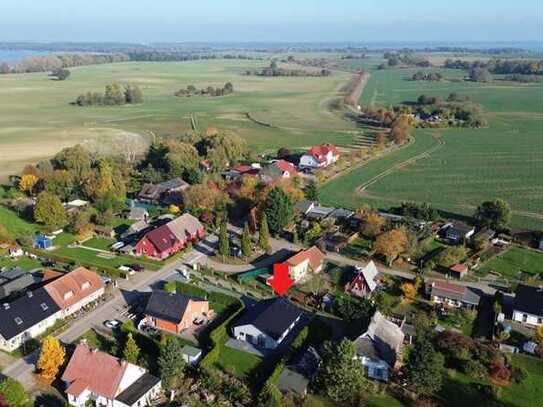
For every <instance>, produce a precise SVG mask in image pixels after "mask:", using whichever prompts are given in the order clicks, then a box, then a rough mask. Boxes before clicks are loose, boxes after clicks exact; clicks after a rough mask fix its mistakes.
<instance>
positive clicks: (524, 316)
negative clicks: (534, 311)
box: [522, 314, 528, 322]
mask: <svg viewBox="0 0 543 407" xmlns="http://www.w3.org/2000/svg"><path fill="white" fill-rule="evenodd" d="M526 321H528V315H526V314H522V322H526Z"/></svg>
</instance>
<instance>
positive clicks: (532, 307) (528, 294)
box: [513, 284, 543, 326]
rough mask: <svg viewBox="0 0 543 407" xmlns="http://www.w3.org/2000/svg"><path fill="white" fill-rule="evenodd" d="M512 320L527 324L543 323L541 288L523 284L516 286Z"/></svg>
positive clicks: (542, 294) (542, 290) (542, 295)
mask: <svg viewBox="0 0 543 407" xmlns="http://www.w3.org/2000/svg"><path fill="white" fill-rule="evenodd" d="M513 321H517V322H520V323H521V324H524V325H528V326H539V325H543V288H541V287H534V286H531V285H525V284H519V285H518V286H517V290H516V292H515V300H514V302H513Z"/></svg>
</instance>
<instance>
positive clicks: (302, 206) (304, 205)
mask: <svg viewBox="0 0 543 407" xmlns="http://www.w3.org/2000/svg"><path fill="white" fill-rule="evenodd" d="M315 205H316V203H315V202H314V201H308V200H303V201H300V202H297V203H296V204H295V205H294V210H295V211H296V212H298V213H301V214H302V215H304V216H305V215H307V214H308V213H309V211H311V210H312V209H313V208H314V207H315Z"/></svg>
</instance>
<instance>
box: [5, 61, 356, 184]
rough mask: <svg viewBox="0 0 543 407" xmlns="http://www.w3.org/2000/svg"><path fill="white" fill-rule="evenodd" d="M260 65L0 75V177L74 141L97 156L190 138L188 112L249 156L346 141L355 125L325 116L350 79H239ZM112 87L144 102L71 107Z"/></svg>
mask: <svg viewBox="0 0 543 407" xmlns="http://www.w3.org/2000/svg"><path fill="white" fill-rule="evenodd" d="M268 64H269V61H248V60H206V61H191V62H159V63H158V62H157V63H155V62H148V63H143V62H142V63H118V64H108V65H95V66H85V67H78V68H72V69H71V72H72V74H71V76H70V78H69V79H68V80H66V81H56V80H52V79H51V78H50V77H48V75H47V73H34V74H13V75H1V76H0V111H2V115H1V117H0V150H1V151H2V154H1V157H0V164H1V165H0V180H2V179H3V180H5V179H6V177H7V175H9V174H12V173H15V172H16V171H18V170H20V169H21V168H22V167H23V166H24V164H25V163H27V162H36V161H38V160H40V159H43V158H46V157H50V156H52V155H54V154H55V153H56V152H58V151H59V150H60V149H62V148H63V147H66V146H69V145H73V144H77V143H85V144H87V145H88V146H89V147H90V148H92V149H96V150H97V151H103V150H113V151H115V150H114V148H115V147H117V148H121V149H122V146H124V145H127V144H130V146H131V148H132V149H135V150H136V149H143V148H144V147H145V146H146V145H148V143H149V142H150V140H151V139H152V137H153V136H152V135H153V134H156V135H161V134H183V133H184V132H187V131H189V130H190V129H191V126H192V123H191V115H193V116H194V118H195V122H196V124H197V126H198V128H201V129H205V128H206V127H207V126H214V127H217V128H220V129H224V130H229V131H232V132H235V133H237V134H239V135H240V136H242V137H244V138H245V139H246V140H247V142H248V144H249V146H250V148H251V149H252V150H253V151H255V152H264V151H266V150H268V151H275V150H276V149H277V148H278V147H281V146H289V147H292V148H296V147H307V146H310V145H313V144H316V143H319V142H324V141H329V142H334V143H336V144H338V145H340V146H348V145H350V144H352V140H353V134H356V128H355V125H354V124H352V123H349V122H347V121H344V120H343V119H342V118H341V117H339V116H337V115H335V114H333V113H331V112H329V111H328V102H329V101H330V100H331V99H333V98H334V97H336V96H337V95H339V93H338V92H339V89H340V88H341V86H342V85H343V84H344V83H345V82H347V81H348V80H349V78H350V74H349V73H348V72H334V74H333V75H331V76H329V77H324V78H309V77H308V78H305V77H299V78H294V77H276V78H265V77H258V76H245V75H242V73H243V72H245V71H246V70H248V69H256V68H261V67H263V66H265V65H268ZM228 81H230V82H231V83H232V84H233V85H234V93H233V94H232V95H228V96H223V97H175V96H174V95H173V94H174V92H175V91H176V90H178V89H180V88H186V87H187V85H191V84H192V85H194V86H196V87H197V88H203V87H207V86H214V87H222V86H223V85H224V84H225V83H226V82H228ZM112 82H119V83H122V84H126V83H130V84H135V85H139V86H140V88H141V89H142V91H143V94H144V103H143V104H140V105H125V106H92V107H78V106H73V105H70V102H73V101H74V100H75V98H76V97H77V96H78V95H79V94H81V93H85V92H88V91H93V92H103V90H104V87H105V85H106V84H109V83H112ZM119 146H120V147H119ZM121 151H122V150H121Z"/></svg>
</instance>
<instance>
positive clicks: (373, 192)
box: [322, 69, 543, 228]
mask: <svg viewBox="0 0 543 407" xmlns="http://www.w3.org/2000/svg"><path fill="white" fill-rule="evenodd" d="M415 71H416V70H413V69H402V70H384V71H375V72H373V73H372V76H371V78H370V80H369V82H368V84H367V86H366V89H365V90H364V93H363V95H362V99H361V101H362V103H364V104H398V103H402V102H406V101H413V100H416V98H417V97H418V96H419V95H421V94H427V95H432V96H440V97H442V98H446V97H447V96H448V94H449V93H451V92H457V93H458V94H460V95H465V96H469V97H470V98H471V99H472V100H473V101H475V102H477V103H480V104H481V105H482V107H483V109H484V111H485V116H486V118H487V121H488V123H489V127H488V128H484V129H445V130H417V131H416V132H415V137H416V141H415V143H414V144H412V145H409V146H406V147H404V148H402V149H400V150H398V151H396V152H393V153H391V154H390V155H389V156H387V157H386V158H384V159H381V160H376V161H372V162H370V163H368V164H366V165H364V166H362V167H360V168H358V169H355V170H354V171H352V172H350V173H348V174H347V175H345V176H343V177H339V178H336V179H334V180H333V181H331V182H329V183H328V184H326V185H325V186H324V187H323V188H322V198H323V201H324V202H325V203H326V204H334V203H336V204H341V205H344V206H348V207H352V208H354V207H357V206H360V205H362V204H364V203H369V204H372V205H374V206H381V207H388V206H391V205H394V204H397V203H399V202H401V201H407V200H408V201H417V202H430V203H432V204H433V205H434V206H435V207H437V208H439V209H443V210H446V211H450V212H452V213H456V214H461V215H471V214H472V213H473V211H474V210H475V208H476V207H477V205H478V204H479V203H480V202H482V201H484V200H488V199H494V198H498V197H499V198H503V199H505V200H506V201H508V202H509V203H510V204H511V206H512V208H513V210H514V215H515V216H514V222H513V224H514V225H515V226H519V227H531V228H536V227H542V226H543V216H541V215H542V214H541V208H543V179H542V178H541V176H540V174H541V173H543V160H541V156H542V155H543V138H542V137H541V134H542V130H543V103H541V102H542V101H543V99H542V96H541V95H543V84H542V83H536V84H528V85H522V84H511V83H504V82H491V83H482V84H481V83H473V82H465V81H462V80H460V79H461V77H462V75H463V72H462V71H458V70H445V69H440V70H439V71H440V72H441V73H442V74H443V75H444V76H445V77H446V78H449V79H453V80H455V81H449V80H447V81H444V82H438V83H435V82H432V83H430V82H416V81H410V80H408V79H409V78H410V77H411V76H412V74H413V73H414V72H415ZM437 136H439V137H440V139H441V140H442V142H443V143H444V145H443V146H442V147H441V148H438V149H436V150H434V151H433V152H431V153H430V154H428V157H426V158H423V159H420V160H418V161H416V162H415V163H411V164H409V165H406V166H403V167H401V168H396V169H395V170H394V171H392V172H390V173H389V174H388V175H387V176H385V177H383V178H381V179H379V180H378V181H377V182H375V183H374V184H372V185H370V186H369V187H368V188H367V189H366V190H365V193H364V194H358V193H357V191H356V188H357V187H358V186H359V185H361V184H363V183H364V182H367V181H368V180H370V179H372V178H373V177H375V176H376V175H377V174H380V173H382V172H383V171H385V170H387V169H389V168H391V167H393V166H395V165H397V164H398V163H402V162H404V161H406V160H408V159H409V158H411V157H414V156H417V155H419V154H421V152H424V151H427V150H429V149H432V145H433V143H436V142H437Z"/></svg>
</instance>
